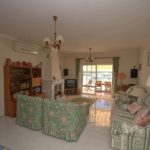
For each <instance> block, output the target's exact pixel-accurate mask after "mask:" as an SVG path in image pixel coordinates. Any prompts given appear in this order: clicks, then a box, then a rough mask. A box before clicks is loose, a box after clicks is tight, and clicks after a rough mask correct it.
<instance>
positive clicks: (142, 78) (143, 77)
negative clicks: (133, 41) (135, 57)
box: [139, 44, 150, 87]
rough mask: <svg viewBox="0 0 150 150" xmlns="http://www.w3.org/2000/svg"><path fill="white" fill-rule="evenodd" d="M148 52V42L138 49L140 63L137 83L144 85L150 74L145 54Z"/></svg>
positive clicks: (149, 49) (149, 47) (149, 48)
mask: <svg viewBox="0 0 150 150" xmlns="http://www.w3.org/2000/svg"><path fill="white" fill-rule="evenodd" d="M148 52H150V44H149V45H146V46H145V47H144V48H143V49H142V50H141V51H140V57H139V63H140V64H141V71H140V74H139V84H141V85H142V86H144V87H145V82H146V80H147V78H148V75H149V74H150V66H148V65H147V54H148Z"/></svg>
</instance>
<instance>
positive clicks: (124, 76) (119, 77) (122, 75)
mask: <svg viewBox="0 0 150 150" xmlns="http://www.w3.org/2000/svg"><path fill="white" fill-rule="evenodd" d="M126 78H127V76H126V74H125V73H124V72H120V73H119V74H118V79H119V80H120V86H122V85H123V80H124V79H126Z"/></svg>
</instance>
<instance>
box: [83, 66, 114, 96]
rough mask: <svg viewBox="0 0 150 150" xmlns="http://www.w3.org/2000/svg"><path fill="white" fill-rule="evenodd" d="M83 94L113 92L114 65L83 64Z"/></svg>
mask: <svg viewBox="0 0 150 150" xmlns="http://www.w3.org/2000/svg"><path fill="white" fill-rule="evenodd" d="M82 81H83V82H82V93H83V94H96V93H97V92H111V87H112V65H100V64H95V65H83V80H82Z"/></svg>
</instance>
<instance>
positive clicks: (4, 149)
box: [0, 145, 10, 150]
mask: <svg viewBox="0 0 150 150" xmlns="http://www.w3.org/2000/svg"><path fill="white" fill-rule="evenodd" d="M0 150H10V149H9V148H7V147H5V146H3V145H0Z"/></svg>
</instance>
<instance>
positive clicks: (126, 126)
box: [111, 116, 150, 150]
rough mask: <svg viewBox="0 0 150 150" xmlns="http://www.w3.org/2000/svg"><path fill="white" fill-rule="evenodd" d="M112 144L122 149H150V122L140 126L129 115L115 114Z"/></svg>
mask: <svg viewBox="0 0 150 150" xmlns="http://www.w3.org/2000/svg"><path fill="white" fill-rule="evenodd" d="M111 135H112V142H111V146H112V147H113V148H115V149H121V150H150V144H149V140H150V124H149V125H147V126H146V127H140V126H137V125H135V124H133V122H132V119H131V118H130V117H129V118H127V117H120V116H115V118H113V121H112V122H111Z"/></svg>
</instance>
